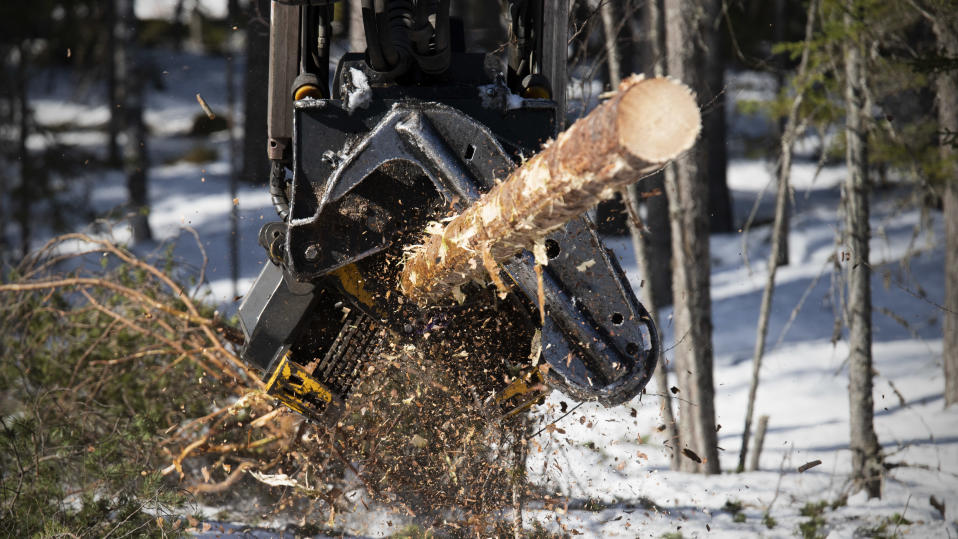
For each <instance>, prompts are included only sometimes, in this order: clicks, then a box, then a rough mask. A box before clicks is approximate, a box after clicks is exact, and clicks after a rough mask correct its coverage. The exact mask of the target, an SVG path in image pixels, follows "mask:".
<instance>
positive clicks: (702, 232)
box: [665, 1, 720, 473]
mask: <svg viewBox="0 0 958 539" xmlns="http://www.w3.org/2000/svg"><path fill="white" fill-rule="evenodd" d="M705 7H706V6H705V4H703V3H702V2H691V1H689V2H665V26H666V54H667V58H668V72H669V75H670V76H672V77H675V78H678V79H681V80H684V81H687V82H688V83H689V84H690V86H692V88H693V89H703V88H705V84H706V83H705V81H704V80H703V65H702V63H703V62H704V59H705V57H706V54H705V51H703V50H702V48H701V46H698V45H696V40H697V37H698V35H699V31H700V29H701V25H702V19H701V17H703V14H704V13H705V10H704V9H703V8H705ZM708 163H709V160H708V154H707V152H705V151H702V149H701V148H699V149H698V150H697V151H693V152H691V153H690V154H689V155H687V156H686V157H685V158H683V159H679V160H677V161H676V162H675V163H674V165H673V167H672V168H673V170H674V174H668V175H666V179H665V181H666V193H667V195H668V197H669V214H670V222H671V226H672V268H673V273H672V279H673V286H672V297H673V305H674V306H673V327H674V334H675V339H676V345H675V349H674V350H675V371H676V374H677V377H678V386H679V388H680V389H681V390H682V391H683V397H684V398H683V399H681V401H680V403H679V436H680V439H681V441H682V446H683V447H682V448H681V449H682V450H683V451H684V452H685V456H686V457H687V458H683V459H682V460H681V462H682V469H683V470H686V471H694V472H704V473H718V472H719V471H720V468H719V460H718V444H717V434H716V432H715V402H714V401H715V389H714V386H713V382H712V318H711V310H712V303H711V298H710V296H709V286H710V274H709V272H710V268H711V264H710V262H709V261H710V258H709V215H708V214H709V188H708V185H709V178H710V175H709V170H708ZM686 450H687V451H686ZM689 451H690V452H691V453H692V455H695V457H694V458H693V457H692V455H690V454H689V453H688V452H689ZM697 460H698V461H700V462H696V461H697Z"/></svg>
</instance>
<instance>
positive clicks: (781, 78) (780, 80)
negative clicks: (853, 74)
mask: <svg viewBox="0 0 958 539" xmlns="http://www.w3.org/2000/svg"><path fill="white" fill-rule="evenodd" d="M814 3H815V2H814V1H811V2H809V5H811V4H814ZM772 10H773V13H774V21H775V22H774V25H775V27H774V28H773V29H772V41H773V42H774V43H783V42H785V39H786V37H785V36H786V33H785V27H786V25H787V24H788V20H787V19H786V17H785V0H774V2H773V4H772ZM808 13H809V14H812V10H811V8H809V10H808ZM811 19H812V16H809V15H806V18H805V21H806V25H805V42H806V43H807V42H808V39H809V37H808V31H809V28H808V26H809V25H808V21H809V20H811ZM807 48H808V47H807V46H806V49H807ZM787 58H788V57H787V55H786V54H785V53H781V54H779V55H777V56H776V57H775V80H776V82H777V86H778V90H779V93H781V91H782V90H783V89H784V88H785V73H786V71H787V70H788V65H787V61H786V60H787ZM777 125H778V130H779V133H778V134H779V137H778V138H779V140H781V139H782V138H783V137H785V136H786V135H785V133H786V132H787V131H788V119H787V118H786V119H785V120H782V119H779V121H778V122H777ZM789 151H791V148H789ZM788 158H789V159H791V155H789V156H788ZM784 162H785V154H784V152H783V153H781V154H779V160H778V172H779V177H781V174H782V167H784V166H785V164H784ZM790 214H791V211H790V210H789V205H788V201H786V203H785V231H784V233H783V234H782V235H781V236H780V237H779V238H778V240H777V241H778V243H779V246H778V265H779V266H787V265H788V231H789V228H790V227H789V216H790Z"/></svg>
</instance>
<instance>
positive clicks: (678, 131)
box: [616, 77, 702, 163]
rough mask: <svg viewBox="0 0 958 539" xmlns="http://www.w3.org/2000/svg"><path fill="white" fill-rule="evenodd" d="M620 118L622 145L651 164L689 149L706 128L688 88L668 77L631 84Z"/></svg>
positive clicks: (625, 94)
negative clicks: (703, 128) (703, 127)
mask: <svg viewBox="0 0 958 539" xmlns="http://www.w3.org/2000/svg"><path fill="white" fill-rule="evenodd" d="M616 121H617V124H616V128H617V132H618V136H619V144H620V145H622V147H623V148H625V149H626V151H628V153H630V154H632V155H633V156H635V157H638V158H639V159H641V160H642V161H644V162H647V163H663V162H665V161H668V160H669V159H672V158H674V157H675V156H676V155H678V154H680V153H682V152H684V151H686V150H688V149H689V148H691V147H692V145H693V144H694V143H695V139H696V138H697V137H698V135H699V131H700V130H701V128H702V122H701V117H700V115H699V107H698V105H697V104H696V102H695V97H694V96H693V95H692V93H691V92H690V91H689V89H688V87H686V86H685V85H683V84H681V83H679V82H675V81H673V80H670V79H667V78H664V77H660V78H655V79H645V80H641V81H638V82H637V83H636V84H633V85H631V86H630V87H628V88H627V89H626V90H625V92H624V93H623V95H622V97H621V100H620V101H619V115H618V117H617V119H616Z"/></svg>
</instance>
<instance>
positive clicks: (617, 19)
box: [600, 0, 680, 469]
mask: <svg viewBox="0 0 958 539" xmlns="http://www.w3.org/2000/svg"><path fill="white" fill-rule="evenodd" d="M600 8H601V10H602V28H603V31H604V34H605V47H606V56H607V62H608V66H609V82H610V83H611V84H612V86H613V87H614V88H615V87H618V86H619V83H620V82H621V78H620V77H621V73H622V72H623V66H622V62H621V58H622V57H623V56H628V53H625V54H623V53H622V52H621V50H622V49H621V48H620V47H619V43H620V41H621V40H620V39H619V38H618V36H619V33H620V28H621V27H622V26H623V24H622V21H623V13H622V12H621V10H619V9H617V7H616V5H615V4H614V3H612V2H605V3H603V4H602V5H601V7H600ZM644 9H645V11H646V12H647V13H648V15H647V16H651V17H652V18H653V20H652V21H651V22H650V23H647V24H648V25H649V26H651V27H653V28H657V27H658V21H659V19H661V17H660V15H659V13H660V12H659V11H658V6H657V2H656V1H653V0H649V1H648V2H647V4H646V6H645V8H644ZM660 37H661V34H659V33H655V35H654V36H652V37H650V38H649V39H650V42H652V43H650V45H651V46H652V47H654V49H655V50H654V52H652V53H651V54H648V55H647V56H650V57H653V58H656V57H659V56H660V53H661V46H660V44H659V43H658V39H659V38H660ZM663 62H664V60H662V59H660V60H657V61H655V62H653V64H659V65H658V67H659V69H657V70H649V71H651V72H654V73H655V75H656V76H661V75H662V74H663V73H662V72H663V71H664V69H662V66H661V65H660V64H662V63H663ZM652 179H657V180H658V183H659V184H661V183H662V172H661V171H660V172H657V173H655V175H654V176H653V177H652V178H648V179H646V180H645V181H643V184H647V182H648V181H649V180H652ZM637 180H638V179H637ZM641 200H642V197H641V196H640V194H639V187H638V184H637V183H635V182H633V183H631V184H629V185H628V187H626V189H625V191H624V192H623V193H622V201H623V203H624V205H625V210H626V215H627V223H628V227H629V235H630V236H631V238H632V250H633V251H634V252H635V262H636V265H637V266H638V268H639V275H640V278H641V280H642V282H643V283H644V285H643V286H641V287H640V290H638V291H637V293H638V294H639V295H640V296H641V298H642V303H643V304H644V305H645V308H646V310H648V311H649V314H650V315H651V316H652V320H653V321H654V322H655V325H656V327H661V326H660V325H659V311H658V303H656V292H657V291H656V288H655V287H656V286H659V283H656V282H655V278H654V276H653V275H654V271H655V270H654V268H655V265H654V263H653V259H652V257H653V255H652V254H651V252H652V249H651V241H650V236H652V235H653V234H654V233H659V234H661V233H662V231H668V220H667V219H666V220H665V223H664V225H665V226H663V227H662V228H661V229H658V230H657V231H656V232H654V233H650V231H649V230H648V228H646V226H645V223H644V222H643V220H642V219H641V218H640V217H639V215H640V213H639V211H640V210H639V206H640V204H641ZM666 215H667V214H666ZM659 268H660V271H662V273H664V274H665V275H666V276H669V275H670V273H669V272H668V266H667V263H666V267H665V269H664V270H663V269H661V264H660V265H659ZM660 280H661V279H660ZM664 286H671V281H669V283H668V284H667V285H664ZM654 374H655V387H656V393H658V395H659V399H661V405H660V410H661V411H662V421H663V422H664V423H665V433H666V436H667V437H668V440H669V445H670V446H671V448H672V468H673V469H678V466H679V458H680V455H679V450H678V448H677V446H678V426H677V425H676V423H675V416H674V415H673V414H672V394H671V392H670V391H669V381H668V366H667V365H666V364H665V361H664V360H663V358H661V357H659V358H658V362H657V363H656V367H655V373H654Z"/></svg>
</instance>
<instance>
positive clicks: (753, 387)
mask: <svg viewBox="0 0 958 539" xmlns="http://www.w3.org/2000/svg"><path fill="white" fill-rule="evenodd" d="M816 5H817V3H816V2H815V1H814V0H813V1H812V2H809V4H808V12H807V14H806V19H805V47H804V49H802V59H801V61H800V62H799V64H798V73H797V74H796V76H795V81H796V86H797V89H798V93H797V94H796V95H795V99H794V100H793V101H792V105H791V107H789V110H788V118H787V119H786V120H785V129H784V131H783V132H782V136H781V139H779V140H780V148H781V156H782V158H781V162H780V163H779V166H778V190H777V192H776V195H775V221H774V223H773V225H772V252H771V253H770V254H769V257H768V277H767V278H766V281H765V290H764V292H762V303H761V307H759V314H758V330H757V335H756V337H755V350H754V352H753V355H752V379H751V382H750V383H749V387H748V404H747V407H746V409H745V427H744V428H743V429H742V448H741V450H740V451H739V455H738V467H737V471H738V472H743V471H745V458H746V456H747V455H748V441H749V437H750V436H751V432H752V416H753V414H754V413H755V397H756V395H757V394H758V382H759V374H760V373H761V369H762V358H763V356H764V355H765V339H766V337H768V319H769V317H770V316H771V311H772V295H773V294H774V292H775V273H776V271H777V270H778V267H779V265H781V264H782V258H783V255H782V249H788V242H787V241H785V240H784V239H783V238H784V237H786V236H787V235H788V184H789V179H790V175H791V171H792V145H793V144H794V142H795V135H796V133H797V131H798V111H799V110H800V109H801V107H802V102H803V101H804V99H805V89H804V85H805V73H806V70H807V68H808V54H809V44H810V43H811V40H812V31H813V29H814V25H815V9H816ZM785 260H786V262H787V260H788V257H787V256H786V257H785ZM753 469H754V468H753Z"/></svg>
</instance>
